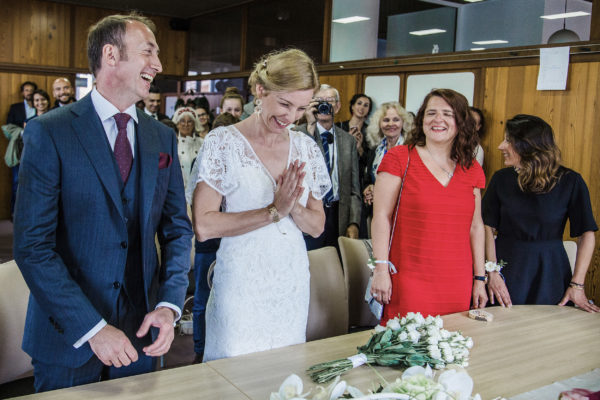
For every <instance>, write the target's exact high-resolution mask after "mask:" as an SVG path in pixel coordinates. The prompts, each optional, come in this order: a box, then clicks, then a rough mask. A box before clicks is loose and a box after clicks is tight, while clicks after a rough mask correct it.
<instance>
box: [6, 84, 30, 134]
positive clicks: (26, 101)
mask: <svg viewBox="0 0 600 400" xmlns="http://www.w3.org/2000/svg"><path fill="white" fill-rule="evenodd" d="M37 88H38V87H37V85H36V84H35V82H30V81H27V82H23V83H22V84H21V94H22V95H23V101H21V102H18V103H15V104H12V105H11V106H10V109H9V110H8V117H7V118H6V123H7V124H15V125H17V126H20V127H21V128H23V123H24V122H25V121H27V120H28V119H29V118H31V117H33V116H34V115H35V114H36V110H35V107H33V92H34V91H35V90H37Z"/></svg>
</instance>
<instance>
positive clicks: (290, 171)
mask: <svg viewBox="0 0 600 400" xmlns="http://www.w3.org/2000/svg"><path fill="white" fill-rule="evenodd" d="M304 165H305V163H301V162H299V161H298V160H296V161H294V162H293V163H292V164H291V165H290V166H289V167H288V168H286V169H285V171H283V173H282V174H281V175H280V176H279V178H278V179H277V189H276V191H275V196H274V199H273V204H274V205H275V208H276V209H277V212H278V213H279V218H285V217H287V216H288V214H289V213H290V212H291V211H292V209H293V208H294V207H295V205H296V203H297V202H298V200H299V199H300V196H302V193H303V192H304V188H303V187H302V181H303V180H304V175H305V174H306V173H305V172H304V171H303V169H304Z"/></svg>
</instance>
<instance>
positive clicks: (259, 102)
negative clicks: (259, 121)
mask: <svg viewBox="0 0 600 400" xmlns="http://www.w3.org/2000/svg"><path fill="white" fill-rule="evenodd" d="M261 111H262V100H261V99H256V104H255V105H254V112H255V113H256V114H259V115H260V113H261Z"/></svg>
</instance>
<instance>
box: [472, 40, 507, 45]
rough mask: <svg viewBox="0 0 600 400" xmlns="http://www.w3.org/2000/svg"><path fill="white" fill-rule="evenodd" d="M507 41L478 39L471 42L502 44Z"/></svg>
mask: <svg viewBox="0 0 600 400" xmlns="http://www.w3.org/2000/svg"><path fill="white" fill-rule="evenodd" d="M502 43H508V41H506V40H480V41H478V42H473V44H502Z"/></svg>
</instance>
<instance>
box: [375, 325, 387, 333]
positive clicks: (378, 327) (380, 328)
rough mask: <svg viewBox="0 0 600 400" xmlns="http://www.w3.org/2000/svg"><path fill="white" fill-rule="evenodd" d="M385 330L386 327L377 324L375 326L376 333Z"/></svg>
mask: <svg viewBox="0 0 600 400" xmlns="http://www.w3.org/2000/svg"><path fill="white" fill-rule="evenodd" d="M383 331H385V328H384V327H383V326H381V325H376V326H375V333H379V332H383Z"/></svg>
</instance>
